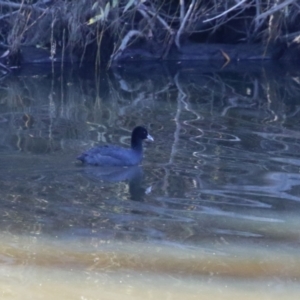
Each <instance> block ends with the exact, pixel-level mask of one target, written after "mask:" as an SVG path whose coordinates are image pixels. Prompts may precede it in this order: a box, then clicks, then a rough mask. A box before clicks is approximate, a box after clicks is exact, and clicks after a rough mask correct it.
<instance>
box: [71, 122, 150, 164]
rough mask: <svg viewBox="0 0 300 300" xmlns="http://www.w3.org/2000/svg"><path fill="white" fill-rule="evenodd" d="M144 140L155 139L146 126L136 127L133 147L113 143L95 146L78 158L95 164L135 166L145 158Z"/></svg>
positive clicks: (133, 132)
mask: <svg viewBox="0 0 300 300" xmlns="http://www.w3.org/2000/svg"><path fill="white" fill-rule="evenodd" d="M143 140H150V141H153V138H152V136H151V135H150V134H148V131H147V129H146V128H144V127H142V126H138V127H135V128H134V129H133V131H132V133H131V148H128V149H126V148H122V147H118V146H113V145H107V146H102V147H101V146H100V147H94V148H92V149H89V150H87V151H85V152H83V153H82V154H81V155H80V156H78V157H77V159H79V160H81V161H82V162H83V163H86V164H90V165H95V166H134V165H137V164H139V163H140V162H141V161H142V159H143V145H142V141H143Z"/></svg>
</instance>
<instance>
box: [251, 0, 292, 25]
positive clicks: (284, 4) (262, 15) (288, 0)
mask: <svg viewBox="0 0 300 300" xmlns="http://www.w3.org/2000/svg"><path fill="white" fill-rule="evenodd" d="M293 2H295V0H286V1H285V2H283V3H281V4H279V5H277V4H274V5H273V7H272V8H270V9H269V10H267V11H266V12H264V13H262V14H260V15H259V16H257V17H256V19H255V20H259V19H262V18H266V17H268V16H269V15H272V14H273V13H274V12H276V11H278V10H280V9H282V8H284V7H285V6H288V5H290V4H292V3H293Z"/></svg>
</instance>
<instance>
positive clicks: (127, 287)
mask: <svg viewBox="0 0 300 300" xmlns="http://www.w3.org/2000/svg"><path fill="white" fill-rule="evenodd" d="M138 67H140V66H137V65H127V66H125V67H119V68H116V70H114V71H109V72H106V71H101V72H99V73H98V74H97V76H95V71H94V69H93V68H82V69H80V70H71V69H70V68H65V70H64V73H63V74H61V73H60V70H59V71H58V70H55V72H54V73H52V72H51V69H47V70H45V69H41V70H38V71H36V70H35V69H33V68H32V69H29V68H28V69H27V70H22V71H21V72H18V73H16V74H14V75H12V76H10V77H9V78H5V79H2V80H1V81H0V170H1V171H0V205H1V210H0V215H1V218H0V237H1V245H0V264H1V268H0V296H1V297H0V298H1V299H4V300H6V299H34V300H35V299H66V300H68V299H79V300H91V299H200V298H201V299H221V300H223V299H234V298H236V299H241V300H248V299H249V300H250V299H272V300H274V299H283V298H284V297H285V298H286V299H299V295H300V284H299V282H300V260H299V258H300V254H299V244H300V243H299V241H300V172H299V171H300V121H299V120H300V118H299V117H300V69H299V71H297V70H294V69H293V70H291V69H289V68H287V67H285V66H274V65H273V66H272V65H269V66H262V65H258V64H257V65H254V64H253V63H252V64H251V65H245V66H241V65H239V66H236V68H228V67H227V68H226V67H225V68H221V67H220V68H217V69H216V71H214V72H213V71H209V70H208V69H204V68H203V67H201V66H200V67H199V66H198V67H196V66H193V64H192V63H190V64H186V65H184V64H177V66H174V64H173V65H172V66H168V65H157V66H156V65H151V66H147V67H146V68H145V69H141V71H140V73H136V72H135V71H134V70H135V69H137V68H138ZM247 70H248V71H247ZM140 124H143V125H145V126H146V127H147V128H148V129H149V132H150V134H151V135H152V136H153V137H154V139H155V142H154V143H152V144H146V145H145V158H144V161H143V164H142V165H141V166H137V167H132V168H100V167H84V166H82V165H81V164H80V162H77V161H76V159H75V158H76V156H77V155H78V154H79V153H81V152H82V151H84V150H85V149H88V148H89V147H92V146H93V145H96V144H103V143H114V144H119V145H124V146H128V145H129V142H130V133H131V129H132V128H133V127H134V126H136V125H140Z"/></svg>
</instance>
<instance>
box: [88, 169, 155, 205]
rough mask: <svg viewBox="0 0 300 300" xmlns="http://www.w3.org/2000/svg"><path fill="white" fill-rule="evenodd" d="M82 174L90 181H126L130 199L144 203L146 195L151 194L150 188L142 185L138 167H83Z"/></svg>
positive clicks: (141, 172) (141, 173) (140, 172)
mask: <svg viewBox="0 0 300 300" xmlns="http://www.w3.org/2000/svg"><path fill="white" fill-rule="evenodd" d="M83 172H84V174H85V176H87V177H88V178H89V179H92V180H94V181H95V180H96V181H99V180H103V181H105V182H111V183H117V182H121V181H128V186H129V193H130V199H131V200H133V201H140V202H142V201H144V197H145V195H146V194H149V193H151V187H148V188H146V187H145V186H144V185H143V177H144V174H143V169H142V168H141V167H140V166H132V167H101V168H95V167H85V168H84V171H83Z"/></svg>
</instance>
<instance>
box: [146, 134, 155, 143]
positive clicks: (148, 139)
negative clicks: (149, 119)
mask: <svg viewBox="0 0 300 300" xmlns="http://www.w3.org/2000/svg"><path fill="white" fill-rule="evenodd" d="M146 140H147V141H151V142H154V138H153V137H152V136H151V135H150V134H148V135H147V138H146Z"/></svg>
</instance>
